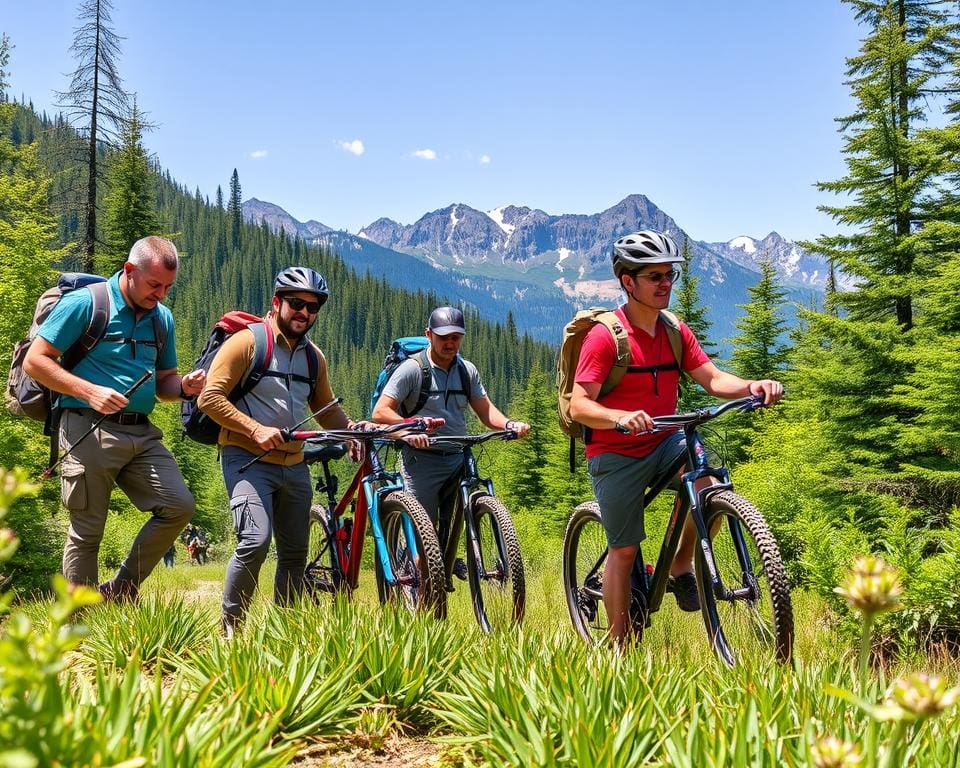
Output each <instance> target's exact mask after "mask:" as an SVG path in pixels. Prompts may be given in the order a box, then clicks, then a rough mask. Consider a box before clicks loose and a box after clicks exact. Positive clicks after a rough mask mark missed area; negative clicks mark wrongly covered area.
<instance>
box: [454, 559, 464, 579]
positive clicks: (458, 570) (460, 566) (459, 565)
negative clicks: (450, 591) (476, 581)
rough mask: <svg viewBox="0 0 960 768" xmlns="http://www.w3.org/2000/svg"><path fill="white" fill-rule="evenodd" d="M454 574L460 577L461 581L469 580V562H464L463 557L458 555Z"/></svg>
mask: <svg viewBox="0 0 960 768" xmlns="http://www.w3.org/2000/svg"><path fill="white" fill-rule="evenodd" d="M453 575H454V576H456V577H457V578H458V579H460V581H466V580H467V564H466V563H465V562H463V558H462V557H458V558H457V559H456V560H454V561H453Z"/></svg>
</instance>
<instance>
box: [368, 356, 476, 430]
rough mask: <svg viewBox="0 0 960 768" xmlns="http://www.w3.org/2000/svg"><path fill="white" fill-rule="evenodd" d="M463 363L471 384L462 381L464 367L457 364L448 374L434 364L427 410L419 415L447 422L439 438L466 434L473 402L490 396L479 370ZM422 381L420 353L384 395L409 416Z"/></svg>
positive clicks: (396, 375) (403, 366)
mask: <svg viewBox="0 0 960 768" xmlns="http://www.w3.org/2000/svg"><path fill="white" fill-rule="evenodd" d="M460 360H461V361H462V362H463V367H464V368H466V371H467V378H468V381H466V382H462V381H460V370H461V367H460V365H458V364H457V363H454V364H453V365H452V366H451V367H450V370H449V372H448V371H445V370H443V368H438V367H437V366H436V365H433V363H432V362H431V364H430V368H431V371H432V375H431V381H430V395H429V397H427V402H426V403H425V404H424V406H423V408H421V409H420V410H419V411H417V413H416V414H415V415H416V416H429V417H432V418H441V419H444V420H445V424H444V425H443V427H441V428H440V430H438V432H437V434H438V435H464V434H466V431H467V415H466V413H467V408H468V407H469V406H470V401H471V400H473V399H475V398H478V397H486V395H487V391H486V390H485V389H484V388H483V384H482V383H481V382H480V374H479V373H478V372H477V367H476V366H475V365H474V364H473V363H471V362H470V361H469V360H464V359H463V358H460ZM422 377H423V374H422V373H421V371H420V354H419V353H418V354H416V355H414V356H413V357H411V358H409V359H407V360H404V361H403V362H402V363H400V365H399V366H398V367H397V370H395V371H394V372H393V376H391V377H390V380H389V381H388V382H387V384H386V386H385V387H384V388H383V394H384V395H386V396H387V397H391V398H393V399H394V400H396V401H397V402H398V403H401V404H402V405H403V407H404V408H405V409H406V410H407V412H409V411H410V409H411V408H414V407H415V406H416V404H417V398H418V397H419V395H420V383H421V380H422Z"/></svg>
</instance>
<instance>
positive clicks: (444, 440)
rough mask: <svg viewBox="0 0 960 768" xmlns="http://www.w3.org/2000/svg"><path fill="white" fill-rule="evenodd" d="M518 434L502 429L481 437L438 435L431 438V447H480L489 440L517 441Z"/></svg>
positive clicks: (483, 433) (486, 433) (481, 434)
mask: <svg viewBox="0 0 960 768" xmlns="http://www.w3.org/2000/svg"><path fill="white" fill-rule="evenodd" d="M516 439H517V433H516V432H514V431H513V430H512V429H501V430H498V431H495V432H482V433H480V434H479V435H438V436H436V437H431V438H430V445H438V446H443V445H456V446H460V447H462V448H466V447H467V446H470V445H479V444H480V443H485V442H487V441H488V440H516Z"/></svg>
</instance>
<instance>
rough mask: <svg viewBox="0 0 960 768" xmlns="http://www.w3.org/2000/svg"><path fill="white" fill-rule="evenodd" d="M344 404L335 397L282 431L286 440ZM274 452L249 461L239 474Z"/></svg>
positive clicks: (340, 399)
mask: <svg viewBox="0 0 960 768" xmlns="http://www.w3.org/2000/svg"><path fill="white" fill-rule="evenodd" d="M342 402H343V398H342V397H335V398H334V399H333V400H331V401H330V402H329V403H327V404H326V405H325V406H323V408H320V409H319V410H317V411H314V412H313V413H311V414H310V415H309V416H307V417H306V418H305V419H303V420H302V421H298V422H297V423H296V424H294V425H293V426H292V427H290V428H289V429H282V430H280V431H281V432H282V433H283V435H284V438H285V439H287V440H289V439H290V438H289V437H287V436H288V435H289V434H290V433H291V432H294V431H296V430H297V428H298V427H302V426H303V425H304V424H306V423H307V422H308V421H310V419H315V418H317V417H318V416H323V414H325V413H326V412H327V411H329V410H330V409H331V408H333V406H335V405H340V403H342ZM272 450H273V449H272V448H270V449H268V450H266V451H264V452H263V453H261V454H260V455H259V456H256V457H254V458H252V459H250V461H248V462H247V463H246V464H244V465H243V466H242V467H240V469H239V470H237V471H238V473H239V474H243V473H244V472H246V471H247V470H248V469H249V468H250V467H252V466H253V465H254V464H256V463H257V462H258V461H260V459H262V458H263V457H264V456H266V455H267V454H268V453H270V451H272Z"/></svg>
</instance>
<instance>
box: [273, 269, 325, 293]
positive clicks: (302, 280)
mask: <svg viewBox="0 0 960 768" xmlns="http://www.w3.org/2000/svg"><path fill="white" fill-rule="evenodd" d="M297 291H305V292H307V293H312V294H314V295H315V296H316V297H317V298H318V299H319V300H320V301H321V302H324V301H326V300H327V297H328V296H329V295H330V293H329V291H328V290H327V281H326V280H324V279H323V275H321V274H320V273H319V272H316V271H314V270H312V269H310V267H287V268H286V269H284V270H282V271H281V272H280V273H279V274H278V275H277V279H276V281H275V282H274V284H273V292H274V293H275V294H280V293H294V292H297Z"/></svg>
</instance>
